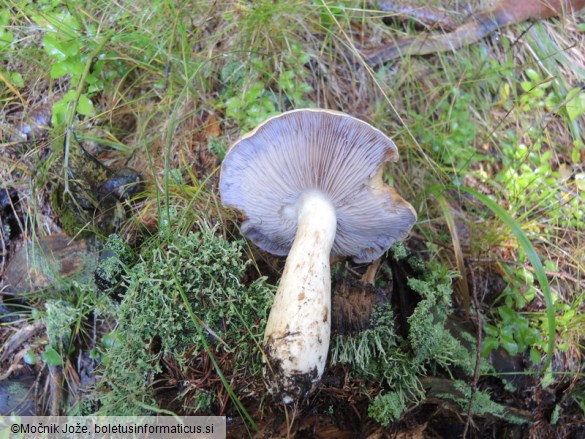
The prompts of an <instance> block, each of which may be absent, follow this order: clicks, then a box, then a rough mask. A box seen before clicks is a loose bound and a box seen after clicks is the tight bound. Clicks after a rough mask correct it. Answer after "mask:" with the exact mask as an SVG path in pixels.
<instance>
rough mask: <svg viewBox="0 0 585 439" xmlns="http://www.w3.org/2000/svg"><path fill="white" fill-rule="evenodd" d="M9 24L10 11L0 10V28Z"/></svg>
mask: <svg viewBox="0 0 585 439" xmlns="http://www.w3.org/2000/svg"><path fill="white" fill-rule="evenodd" d="M8 23H10V11H9V10H8V9H0V26H7V25H8Z"/></svg>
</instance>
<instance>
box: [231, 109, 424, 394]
mask: <svg viewBox="0 0 585 439" xmlns="http://www.w3.org/2000/svg"><path fill="white" fill-rule="evenodd" d="M397 159H398V151H397V149H396V145H395V144H394V142H392V141H391V140H390V139H389V138H388V137H386V136H385V135H384V134H383V133H382V132H381V131H380V130H378V129H376V128H374V127H372V126H371V125H369V124H368V123H366V122H363V121H361V120H359V119H356V118H354V117H352V116H349V115H347V114H344V113H340V112H337V111H332V110H322V109H301V110H293V111H289V112H286V113H282V114H280V115H277V116H274V117H272V118H270V119H268V120H267V121H265V122H264V123H262V124H261V125H259V126H258V127H256V128H255V129H254V130H253V131H252V132H250V133H248V134H246V135H244V136H243V137H241V138H240V139H239V140H238V141H237V142H236V143H235V144H234V145H233V147H232V148H231V150H230V151H229V153H228V154H227V156H226V157H225V159H224V161H223V164H222V169H221V177H220V183H219V190H220V193H221V198H222V202H223V204H224V205H226V206H230V207H235V208H237V209H239V210H240V211H242V212H243V213H244V214H245V216H246V220H245V221H244V222H243V224H242V230H243V232H244V233H245V234H246V236H247V237H248V238H250V239H251V240H252V241H253V242H254V244H256V245H257V246H258V247H260V248H261V249H263V250H266V251H268V252H270V253H273V254H275V255H280V256H285V255H287V254H288V257H287V259H286V263H285V266H284V272H283V274H282V278H281V280H280V284H279V287H278V289H277V292H276V295H275V297H274V304H273V306H272V308H271V311H270V315H269V317H268V322H267V325H266V330H265V334H264V342H263V343H264V354H265V355H264V377H265V381H266V383H267V387H268V390H269V391H270V392H271V393H272V394H273V395H274V396H275V397H276V398H277V399H280V400H282V402H284V403H285V404H289V403H291V402H294V401H296V400H298V399H300V398H302V397H305V396H307V395H308V394H310V392H311V391H312V390H313V389H314V388H315V386H316V384H317V383H318V382H319V380H320V379H321V376H322V374H323V371H324V369H325V362H326V360H327V352H328V349H329V338H330V332H331V329H330V328H331V277H330V257H331V256H351V257H353V260H354V261H356V262H358V263H363V262H370V261H373V260H374V259H376V258H378V257H380V256H381V255H382V254H383V253H384V252H385V251H386V250H387V249H388V248H389V247H390V246H391V245H392V243H393V242H394V241H396V240H400V239H403V238H405V237H406V235H407V234H408V232H409V230H410V229H411V227H412V226H413V224H414V223H415V221H416V212H415V211H414V209H413V207H412V206H411V205H410V204H409V203H407V202H406V201H405V200H404V199H403V198H402V197H400V195H398V193H397V192H396V191H395V190H394V189H392V188H391V187H389V186H387V185H385V184H384V182H383V178H382V171H383V167H382V164H383V163H384V162H388V161H396V160H397Z"/></svg>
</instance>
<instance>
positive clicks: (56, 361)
mask: <svg viewBox="0 0 585 439" xmlns="http://www.w3.org/2000/svg"><path fill="white" fill-rule="evenodd" d="M41 359H42V360H43V361H44V362H45V363H46V364H47V365H48V366H62V365H63V359H62V358H61V355H59V353H58V352H57V351H56V350H55V349H53V347H52V346H47V347H46V348H45V350H44V352H42V353H41Z"/></svg>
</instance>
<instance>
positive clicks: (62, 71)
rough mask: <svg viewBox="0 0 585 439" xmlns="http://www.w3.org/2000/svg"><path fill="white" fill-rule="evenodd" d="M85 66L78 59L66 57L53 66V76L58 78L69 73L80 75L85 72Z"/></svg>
mask: <svg viewBox="0 0 585 439" xmlns="http://www.w3.org/2000/svg"><path fill="white" fill-rule="evenodd" d="M83 67H84V66H83V63H81V62H80V61H79V60H78V59H66V60H64V61H60V62H57V63H55V64H53V66H52V67H51V78H53V79H57V78H60V77H61V76H65V75H68V74H70V75H71V76H75V77H80V76H81V75H82V74H83Z"/></svg>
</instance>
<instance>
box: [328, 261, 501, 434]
mask: <svg viewBox="0 0 585 439" xmlns="http://www.w3.org/2000/svg"><path fill="white" fill-rule="evenodd" d="M404 257H405V255H401V258H404ZM408 260H409V261H410V260H412V261H414V265H415V267H411V268H413V269H415V270H416V269H417V268H420V266H421V264H422V261H420V259H418V258H412V257H409V258H408ZM416 271H422V272H423V273H425V274H424V275H423V276H422V277H421V278H410V279H409V280H408V286H409V287H410V288H411V289H412V290H413V291H415V292H416V293H418V294H419V295H420V297H421V300H420V301H419V302H418V304H417V305H416V307H415V309H414V311H413V313H412V315H411V316H410V317H409V318H408V324H409V333H408V335H407V337H406V338H403V337H401V336H399V335H397V334H396V332H395V331H394V324H393V322H394V315H393V313H392V310H391V309H390V305H384V306H382V307H378V308H377V309H376V311H375V312H374V313H372V317H371V324H370V328H369V329H367V330H365V331H362V332H360V333H358V334H356V335H352V336H336V337H334V338H333V343H332V363H334V364H335V363H345V364H349V365H351V367H352V368H353V371H354V374H356V375H357V376H360V377H363V378H367V379H370V380H372V381H383V382H385V383H386V385H387V387H388V388H389V389H390V390H389V391H384V392H382V393H380V394H378V395H377V396H376V397H374V399H373V401H372V402H371V405H370V407H369V411H368V413H369V415H370V416H371V417H372V418H374V419H375V420H376V421H378V422H379V423H381V424H382V425H388V424H389V423H390V422H394V421H396V420H398V419H399V418H400V416H401V415H402V413H403V412H404V410H405V409H406V408H407V407H408V405H412V404H416V403H418V402H420V401H422V400H424V399H425V391H424V389H423V386H422V384H421V381H420V377H421V376H425V375H427V374H429V371H430V370H433V371H435V372H436V371H437V370H440V371H445V372H446V373H447V374H448V375H449V376H451V375H452V374H451V372H450V371H451V370H452V369H453V368H457V369H458V371H462V372H463V373H464V374H466V375H468V376H471V375H472V374H473V369H474V366H475V353H474V352H473V349H472V348H468V347H467V346H474V343H469V342H468V341H469V339H470V338H472V337H470V336H469V335H468V334H462V335H459V336H458V338H456V337H454V336H453V335H452V334H451V332H450V331H449V330H448V329H447V322H448V319H449V316H450V313H451V293H452V288H451V283H452V279H453V274H452V273H450V272H449V271H447V270H445V268H444V267H443V266H440V265H438V264H429V265H428V266H427V267H426V269H425V270H416ZM463 342H465V343H463ZM486 367H487V366H485V365H483V366H482V370H483V369H485V368H486ZM485 407H486V409H487V410H489V409H490V407H491V408H495V406H493V407H492V406H489V405H487V404H486V405H485ZM498 410H499V409H498Z"/></svg>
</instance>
